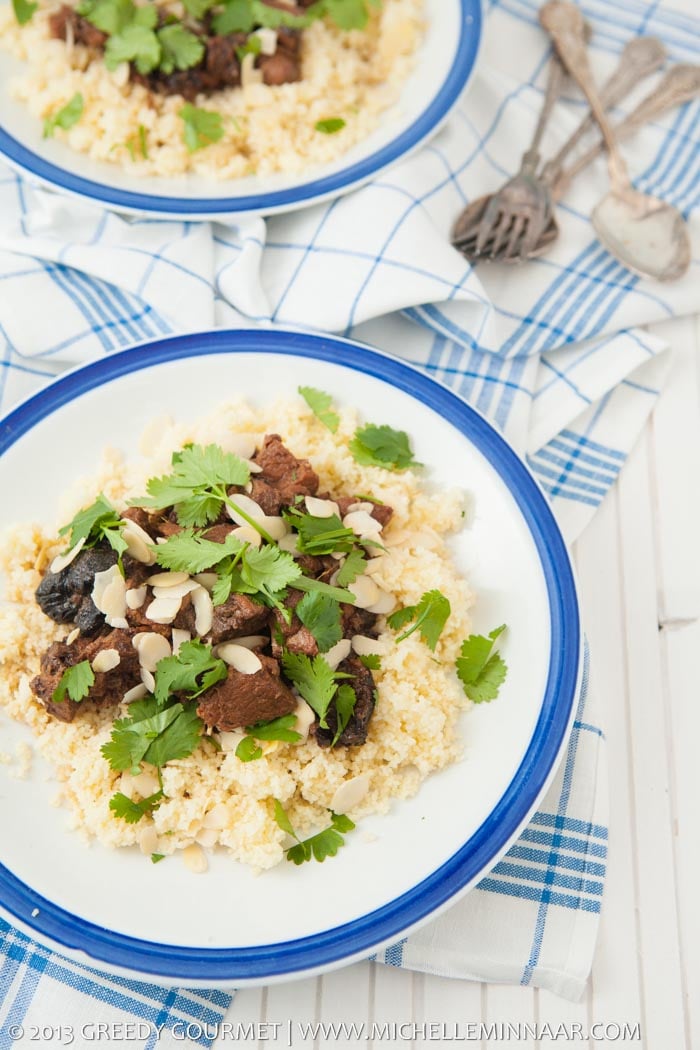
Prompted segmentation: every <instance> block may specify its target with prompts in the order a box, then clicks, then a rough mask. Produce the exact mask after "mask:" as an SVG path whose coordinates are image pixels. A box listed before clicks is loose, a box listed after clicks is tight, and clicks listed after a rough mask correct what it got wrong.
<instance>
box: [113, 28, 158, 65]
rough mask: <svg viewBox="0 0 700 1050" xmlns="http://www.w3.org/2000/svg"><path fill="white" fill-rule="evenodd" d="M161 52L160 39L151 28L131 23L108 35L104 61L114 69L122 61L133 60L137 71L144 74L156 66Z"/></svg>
mask: <svg viewBox="0 0 700 1050" xmlns="http://www.w3.org/2000/svg"><path fill="white" fill-rule="evenodd" d="M162 53H163V51H162V48H161V46H160V41H159V39H158V37H157V36H156V34H155V33H154V32H153V30H152V29H148V28H146V26H142V25H136V24H131V25H128V26H125V27H124V29H122V30H121V31H120V32H119V33H115V34H114V35H113V36H110V37H109V39H108V40H107V43H106V44H105V56H104V62H105V65H106V67H107V69H109V70H114V69H116V68H117V66H119V65H121V63H122V62H133V63H134V65H135V66H136V69H137V70H138V72H139V73H141V74H142V76H145V75H146V74H147V73H151V72H152V71H153V70H154V69H155V68H156V66H158V64H159V63H160V60H161V56H162Z"/></svg>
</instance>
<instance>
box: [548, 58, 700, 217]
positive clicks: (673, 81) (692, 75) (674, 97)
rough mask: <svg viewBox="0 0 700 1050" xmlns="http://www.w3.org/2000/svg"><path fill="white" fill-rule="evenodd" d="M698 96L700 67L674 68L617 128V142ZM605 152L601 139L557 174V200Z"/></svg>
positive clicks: (555, 187)
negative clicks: (580, 173)
mask: <svg viewBox="0 0 700 1050" xmlns="http://www.w3.org/2000/svg"><path fill="white" fill-rule="evenodd" d="M698 95H700V66H693V65H685V64H682V65H677V66H673V68H672V69H669V71H668V73H666V75H665V76H664V78H663V80H662V81H661V83H660V84H659V86H658V87H657V88H655V89H654V91H651V92H650V93H649V94H648V95H647V96H646V98H644V99H642V101H641V102H640V103H639V105H638V106H637V107H636V108H635V109H633V110H632V112H631V113H630V114H629V115H628V116H627V117H625V119H624V120H623V121H622V122H621V123H620V124H618V125H617V126H616V127H615V135H616V136H617V138H618V139H624V138H627V137H628V136H629V135H632V134H634V132H635V131H638V130H639V128H641V127H643V126H644V125H645V124H648V123H650V122H651V121H652V120H654V119H655V118H656V117H659V116H661V115H662V114H663V113H665V112H666V111H667V110H669V109H674V108H675V107H676V106H681V105H683V103H684V102H690V100H691V99H694V98H697V97H698ZM604 150H605V144H604V142H603V141H602V139H601V140H599V141H598V142H596V143H595V144H594V145H593V146H591V147H590V149H589V150H587V151H586V152H585V153H583V154H582V155H581V156H580V157H577V159H576V160H575V161H574V162H573V163H572V164H570V165H569V167H568V168H564V169H563V170H560V171H559V172H557V173H556V174H555V176H554V185H553V189H552V194H553V196H554V198H555V200H560V199H561V197H563V196H564V194H565V193H566V191H567V190H568V188H569V184H570V183H571V181H572V179H574V178H575V177H576V176H577V175H578V174H579V172H580V171H583V169H584V168H586V167H588V165H589V164H590V163H591V161H593V160H595V158H596V157H597V156H598V155H599V154H600V153H602V152H603V151H604Z"/></svg>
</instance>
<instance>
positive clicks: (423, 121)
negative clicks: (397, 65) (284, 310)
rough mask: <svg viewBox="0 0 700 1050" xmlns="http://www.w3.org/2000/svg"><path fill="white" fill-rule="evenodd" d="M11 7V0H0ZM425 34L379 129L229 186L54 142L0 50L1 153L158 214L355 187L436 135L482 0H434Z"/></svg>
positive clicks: (473, 48)
mask: <svg viewBox="0 0 700 1050" xmlns="http://www.w3.org/2000/svg"><path fill="white" fill-rule="evenodd" d="M1 2H6V3H9V0H0V3H1ZM426 10H427V20H426V31H425V37H424V40H423V41H422V43H421V45H420V48H419V51H418V54H417V59H416V64H415V67H414V69H413V71H412V73H411V75H410V77H409V79H408V80H407V82H406V84H405V85H404V87H403V90H402V92H401V96H400V98H399V100H398V101H397V103H396V104H395V105H394V106H392V107H391V108H390V109H389V110H387V111H386V113H384V114H383V115H382V118H381V121H380V125H379V127H378V128H377V129H376V130H375V131H374V132H373V133H372V134H371V135H370V136H369V137H368V138H367V139H366V140H365V141H364V142H361V143H358V144H357V145H356V146H354V147H353V148H352V149H351V150H350V151H349V152H348V153H346V154H345V155H344V156H342V157H341V158H340V159H339V160H337V161H335V162H333V163H332V164H327V165H323V166H317V167H315V168H313V169H312V170H309V171H308V172H304V173H302V174H298V175H293V176H292V175H274V176H269V177H264V178H263V177H257V176H249V177H246V178H241V179H236V180H230V181H228V182H221V181H214V180H209V179H205V178H203V177H199V176H195V175H187V176H179V177H169V178H168V177H156V176H147V177H141V178H138V177H135V176H133V175H129V174H127V173H126V172H123V171H121V170H120V169H119V167H118V166H117V165H116V164H107V163H102V162H98V161H94V160H91V159H90V158H88V157H86V156H85V155H83V154H81V153H77V152H75V151H74V150H71V149H70V148H69V147H68V146H67V145H66V144H65V143H60V142H57V141H56V140H55V139H53V138H46V139H45V138H42V124H41V121H39V120H37V119H36V118H34V117H31V116H30V115H29V114H28V112H27V109H26V107H25V106H24V105H23V104H21V103H20V102H18V101H16V100H14V99H13V98H12V95H11V87H10V85H11V81H12V79H13V77H15V76H16V75H18V74H19V73H21V70H22V64H21V63H20V62H18V61H17V60H15V59H13V58H11V57H10V56H8V55H7V53H6V52H4V51H2V49H1V48H0V157H2V158H4V159H5V160H6V161H7V162H8V163H9V164H10V165H11V166H12V167H13V168H15V169H16V170H18V171H19V172H21V173H22V174H23V175H25V176H27V177H28V178H29V179H31V180H32V181H33V182H36V183H39V184H41V185H44V186H49V187H51V188H53V189H56V190H60V191H62V192H64V193H68V194H71V195H72V196H78V197H81V198H84V199H87V200H90V201H93V202H95V203H96V204H100V205H102V206H104V207H107V208H110V209H113V210H116V211H122V212H135V213H142V214H148V215H151V216H158V217H161V218H186V219H217V218H223V217H230V216H232V215H242V214H251V213H254V214H262V215H268V214H273V213H276V212H284V211H291V210H293V209H296V208H302V207H305V206H307V205H310V204H315V203H318V202H319V201H322V200H326V199H329V198H333V197H337V196H339V195H341V194H344V193H348V192H349V191H350V190H353V189H356V188H357V187H358V186H361V185H362V184H363V183H365V182H367V181H368V180H369V179H372V178H374V177H376V176H377V175H378V174H379V173H380V172H382V171H384V170H385V169H386V168H388V167H390V166H391V165H392V164H394V163H396V162H397V161H399V160H401V159H403V158H405V157H406V156H408V154H410V153H412V152H413V151H414V150H416V149H417V148H418V147H419V146H421V145H422V144H423V143H424V142H425V141H426V140H427V139H428V138H429V137H430V136H431V135H432V134H434V133H435V132H436V131H437V129H438V128H439V127H440V125H441V124H442V123H443V121H444V120H445V119H446V118H447V116H448V115H449V113H450V112H451V110H452V109H453V107H454V106H455V105H456V104H457V102H458V101H459V99H460V97H461V95H462V93H463V91H464V89H465V87H466V85H467V83H468V81H469V79H470V77H471V74H472V71H473V69H474V66H475V64H476V59H477V54H478V50H479V44H480V41H481V35H482V27H483V11H482V7H481V0H432V2H428V3H427V4H426Z"/></svg>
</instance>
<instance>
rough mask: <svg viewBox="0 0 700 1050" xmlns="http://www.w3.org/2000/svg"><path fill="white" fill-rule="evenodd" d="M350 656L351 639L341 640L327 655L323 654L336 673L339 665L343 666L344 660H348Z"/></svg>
mask: <svg viewBox="0 0 700 1050" xmlns="http://www.w3.org/2000/svg"><path fill="white" fill-rule="evenodd" d="M349 655H350V639H349V638H341V639H340V641H339V642H336V643H335V645H334V646H333V648H332V649H329V650H328V652H327V653H324V654H323V659H324V660H325V661H326V663H327V664H328V666H329V667H331V668H332V669H333V670H334V671H335V669H336V667H337V666H338V664H341V663H342V662H343V660H345V659H347V657H348V656H349Z"/></svg>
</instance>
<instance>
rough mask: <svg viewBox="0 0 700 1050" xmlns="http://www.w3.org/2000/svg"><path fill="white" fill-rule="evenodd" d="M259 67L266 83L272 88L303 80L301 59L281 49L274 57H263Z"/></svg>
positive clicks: (259, 60)
mask: <svg viewBox="0 0 700 1050" xmlns="http://www.w3.org/2000/svg"><path fill="white" fill-rule="evenodd" d="M258 67H259V68H260V69H261V70H262V75H263V80H264V82H265V83H266V84H269V85H270V86H271V87H276V86H277V85H278V84H292V83H294V82H295V81H297V80H301V65H300V64H299V59H298V58H296V56H295V55H290V54H289V53H288V52H287V51H283V50H282V49H281V48H278V49H277V51H275V53H274V55H261V57H260V58H259V59H258Z"/></svg>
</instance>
